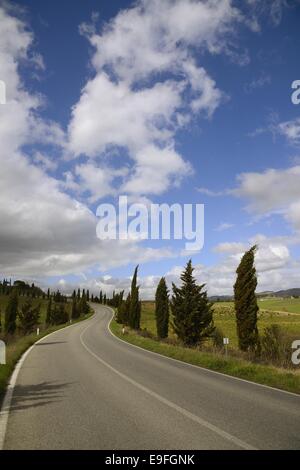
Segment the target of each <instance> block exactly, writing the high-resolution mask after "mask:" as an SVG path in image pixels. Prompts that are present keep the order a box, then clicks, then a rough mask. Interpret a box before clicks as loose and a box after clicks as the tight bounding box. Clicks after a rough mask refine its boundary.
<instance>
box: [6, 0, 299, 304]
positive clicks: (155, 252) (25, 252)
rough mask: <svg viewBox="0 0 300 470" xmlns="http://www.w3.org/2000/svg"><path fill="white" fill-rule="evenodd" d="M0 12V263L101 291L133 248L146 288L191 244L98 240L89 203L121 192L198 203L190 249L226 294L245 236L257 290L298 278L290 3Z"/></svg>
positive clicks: (27, 7) (63, 5)
mask: <svg viewBox="0 0 300 470" xmlns="http://www.w3.org/2000/svg"><path fill="white" fill-rule="evenodd" d="M0 12H1V16H0V37H1V39H0V79H1V80H4V81H5V82H6V84H7V104H6V105H2V106H1V109H0V137H1V139H2V142H4V144H3V145H2V149H1V150H0V158H1V162H2V165H3V166H2V168H4V170H3V172H2V183H1V186H2V194H3V198H2V199H3V201H2V202H3V204H1V208H0V214H1V220H2V224H1V225H2V227H1V228H0V247H1V251H2V253H3V254H4V256H3V259H2V261H1V262H0V272H3V274H4V275H12V276H13V277H21V276H22V277H25V278H27V279H34V280H36V281H37V282H39V283H40V284H42V285H44V284H45V285H46V284H47V283H50V284H52V285H53V286H56V285H59V286H60V288H61V289H64V290H69V289H71V288H72V286H73V285H78V284H80V285H82V286H85V287H89V288H90V289H91V290H93V291H94V292H97V291H98V289H99V288H104V289H107V290H108V292H110V291H111V290H112V289H113V288H122V287H124V286H125V287H127V286H128V284H129V276H130V274H131V272H132V269H133V266H134V265H135V264H136V263H140V283H141V290H142V294H143V296H144V297H145V298H146V297H148V298H151V297H152V296H153V292H154V288H155V285H156V282H157V280H158V278H159V276H161V275H166V276H167V279H168V281H169V282H171V281H175V282H176V281H177V280H178V274H179V272H180V269H181V267H182V266H183V265H184V263H185V262H186V260H187V259H188V257H187V256H186V255H183V254H182V249H183V245H184V243H179V242H174V241H168V242H151V241H147V242H146V241H145V242H139V243H131V244H129V245H128V244H125V245H124V244H121V243H120V242H118V241H114V242H110V243H101V242H100V241H99V240H97V239H95V223H96V222H97V221H96V217H95V211H96V208H97V206H98V205H99V204H100V203H102V202H115V201H116V199H117V197H118V195H119V194H128V196H129V197H130V198H131V199H132V200H133V201H135V202H138V201H145V200H146V201H147V203H149V202H155V203H163V202H167V203H170V204H172V203H174V202H180V203H193V204H195V203H204V204H205V244H204V248H203V249H202V250H201V251H200V252H199V253H194V254H193V255H192V258H193V263H194V264H195V266H196V269H195V273H196V276H197V277H198V279H199V281H201V282H207V286H208V289H209V292H210V293H212V294H218V295H219V294H228V293H231V289H232V283H233V281H234V270H235V268H236V265H237V264H238V261H239V259H240V256H241V254H242V253H243V251H244V250H245V249H247V247H249V246H250V245H251V244H253V243H256V242H258V245H259V251H258V254H257V268H258V272H259V290H266V289H272V290H277V289H278V290H279V289H281V288H288V287H298V286H299V285H300V284H299V282H300V281H299V279H300V250H299V244H300V189H299V188H300V185H299V178H300V151H299V146H300V115H299V111H300V105H298V106H297V105H294V104H293V103H292V101H291V94H292V89H291V84H292V82H293V81H294V80H297V79H300V70H299V68H300V66H299V50H300V34H299V20H300V4H299V2H297V1H290V2H287V1H284V0H268V1H260V0H249V1H246V2H239V1H230V0H220V1H218V2H216V1H215V0H208V1H206V2H204V1H193V0H177V1H171V0H170V1H169V0H166V1H165V2H163V3H161V2H158V1H156V0H152V1H138V2H136V3H134V4H133V3H131V2H125V1H119V2H117V1H115V2H109V1H101V2H100V1H96V0H84V1H76V2H72V1H71V0H63V1H60V2H58V1H52V2H46V1H44V2H40V1H37V0H31V1H26V2H25V1H24V2H23V1H17V2H0ZM16 116H17V117H16ZM158 116H159V119H158ZM1 128H2V129H1ZM157 162H159V164H157ZM0 178H1V177H0ZM33 188H34V189H33Z"/></svg>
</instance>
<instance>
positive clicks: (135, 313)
mask: <svg viewBox="0 0 300 470" xmlns="http://www.w3.org/2000/svg"><path fill="white" fill-rule="evenodd" d="M138 268H139V266H138V265H137V266H136V268H135V270H134V274H133V278H132V281H131V292H130V310H129V326H130V328H133V329H135V330H139V329H140V322H141V302H140V301H139V286H138V285H137V273H138Z"/></svg>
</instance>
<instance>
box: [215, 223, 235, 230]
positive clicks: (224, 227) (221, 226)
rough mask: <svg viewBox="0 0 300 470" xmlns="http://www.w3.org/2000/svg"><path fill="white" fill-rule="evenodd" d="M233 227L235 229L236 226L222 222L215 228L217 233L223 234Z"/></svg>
mask: <svg viewBox="0 0 300 470" xmlns="http://www.w3.org/2000/svg"><path fill="white" fill-rule="evenodd" d="M232 227H234V224H230V223H228V222H222V223H220V224H219V225H218V226H217V227H216V228H215V231H216V232H223V231H224V230H228V229H230V228H232Z"/></svg>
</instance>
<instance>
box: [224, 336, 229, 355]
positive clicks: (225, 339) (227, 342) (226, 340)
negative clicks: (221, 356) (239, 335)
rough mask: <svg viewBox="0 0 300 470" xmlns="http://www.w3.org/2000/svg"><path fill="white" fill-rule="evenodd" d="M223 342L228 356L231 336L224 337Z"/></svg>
mask: <svg viewBox="0 0 300 470" xmlns="http://www.w3.org/2000/svg"><path fill="white" fill-rule="evenodd" d="M223 344H224V346H225V355H226V357H227V352H228V351H227V346H228V344H229V338H223Z"/></svg>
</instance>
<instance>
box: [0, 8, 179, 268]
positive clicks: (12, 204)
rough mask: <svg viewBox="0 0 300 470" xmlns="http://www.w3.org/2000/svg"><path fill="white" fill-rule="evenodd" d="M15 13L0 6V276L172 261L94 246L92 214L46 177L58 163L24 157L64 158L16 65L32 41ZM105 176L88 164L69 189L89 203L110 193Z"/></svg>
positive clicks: (56, 130)
mask: <svg viewBox="0 0 300 470" xmlns="http://www.w3.org/2000/svg"><path fill="white" fill-rule="evenodd" d="M4 5H5V4H4ZM13 13H14V14H15V11H14V12H13ZM14 14H12V12H11V11H10V9H9V10H8V9H7V8H6V7H5V6H1V7H0V70H1V79H4V80H5V82H6V84H7V104H5V105H1V106H0V123H1V125H0V141H1V147H0V163H1V172H0V188H1V201H0V220H1V228H0V251H1V260H0V272H1V273H2V274H6V275H16V276H17V275H22V276H47V275H61V274H66V273H76V272H81V271H83V270H85V269H87V268H88V267H90V266H95V267H96V268H98V269H107V268H108V267H111V266H116V265H122V264H126V263H128V262H129V261H130V260H131V259H136V260H140V262H142V261H147V260H153V259H159V258H160V257H168V256H172V255H173V254H172V253H171V252H170V250H167V249H162V250H160V249H157V250H155V249H151V248H149V249H147V248H145V247H141V246H139V245H138V244H136V243H133V242H132V241H128V242H123V243H117V242H111V241H107V242H106V243H105V242H100V240H98V239H97V238H96V225H97V222H98V220H97V218H96V217H95V215H94V214H93V213H92V212H91V211H90V210H89V208H88V207H87V206H86V205H84V204H83V203H80V202H78V201H77V200H76V199H74V198H72V197H70V196H69V195H68V194H67V193H65V192H64V191H63V190H62V186H63V184H62V182H61V181H60V180H57V179H55V178H54V177H51V176H49V175H48V174H47V171H52V170H54V169H56V165H57V164H58V160H55V161H53V160H52V159H50V157H49V156H48V155H47V154H46V153H43V152H42V151H41V152H40V151H36V150H33V151H32V152H30V151H28V150H26V151H25V150H24V149H25V146H26V148H27V149H28V147H29V148H30V147H31V146H32V144H35V143H41V144H42V145H45V144H46V145H47V146H48V147H49V146H50V147H51V146H54V147H55V148H58V149H60V150H62V151H64V132H63V130H62V129H61V128H60V126H59V125H58V124H57V123H54V122H49V121H47V120H44V119H42V117H41V116H40V106H41V104H43V99H42V98H41V97H40V96H36V95H34V94H32V93H29V92H28V91H27V90H26V87H25V84H24V82H23V81H22V78H21V75H20V63H22V62H23V61H27V62H28V63H29V65H30V64H31V62H32V60H31V57H33V56H34V55H32V54H31V52H30V51H31V48H32V43H33V35H32V33H31V32H30V31H29V30H28V28H27V26H26V24H25V23H24V22H23V21H21V20H20V19H18V18H17V17H16V16H14ZM118 171H119V172H120V171H121V170H118ZM103 172H104V169H103V168H100V167H97V166H95V165H94V164H93V163H88V162H87V163H85V164H78V165H76V167H75V177H76V178H77V179H78V180H77V181H76V180H75V179H74V175H73V174H72V173H70V174H69V178H67V183H68V184H69V185H71V182H72V181H73V187H72V189H73V190H74V189H75V190H78V191H79V192H80V194H81V193H82V191H83V192H84V191H85V190H87V191H88V192H89V197H90V200H91V201H93V200H95V199H96V198H98V197H102V196H103V195H104V194H108V193H109V191H110V188H109V183H110V180H111V179H112V178H113V177H115V176H117V173H118V172H116V173H115V172H113V170H112V171H111V173H112V174H110V172H109V171H108V170H107V169H105V177H104V174H103ZM72 178H73V180H72Z"/></svg>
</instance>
